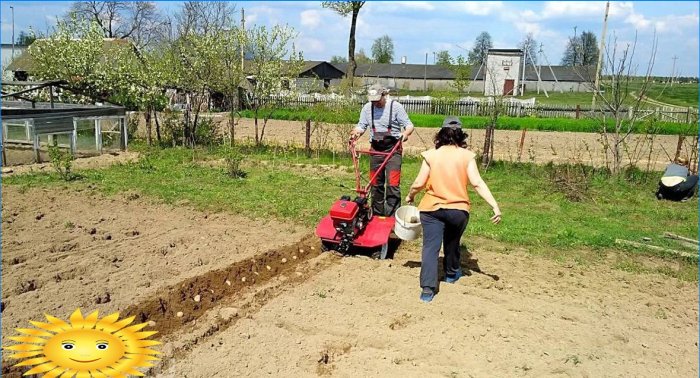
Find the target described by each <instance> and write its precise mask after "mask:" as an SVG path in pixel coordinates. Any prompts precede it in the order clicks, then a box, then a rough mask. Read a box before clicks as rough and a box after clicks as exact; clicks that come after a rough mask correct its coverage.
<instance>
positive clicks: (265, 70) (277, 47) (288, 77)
mask: <svg viewBox="0 0 700 378" xmlns="http://www.w3.org/2000/svg"><path fill="white" fill-rule="evenodd" d="M294 37H295V33H294V30H293V29H292V28H290V27H287V26H280V25H275V26H273V27H272V28H270V29H268V28H266V27H264V26H256V27H253V28H251V29H249V30H247V31H246V34H245V45H246V51H247V52H248V54H249V57H250V60H249V62H248V63H247V64H248V66H247V67H245V71H246V74H247V75H248V76H247V78H248V80H249V81H250V83H251V86H250V88H251V89H250V92H251V95H252V107H253V111H254V113H255V143H256V144H260V143H262V141H263V138H264V137H265V126H266V125H267V121H268V120H269V118H270V116H271V115H272V109H273V108H272V106H273V105H274V104H271V103H270V101H269V100H270V97H271V96H272V95H275V96H290V95H292V94H294V91H293V88H292V80H293V79H294V78H296V77H297V75H298V74H299V73H300V72H301V69H302V67H303V65H304V59H303V56H302V54H301V52H297V51H296V49H295V47H294V46H293V45H292V47H291V51H290V49H289V47H288V46H289V43H290V42H291V40H292V39H293V38H294ZM285 58H286V59H285ZM278 98H279V97H278ZM261 114H262V117H263V124H262V128H259V127H258V119H259V116H260V115H261Z"/></svg>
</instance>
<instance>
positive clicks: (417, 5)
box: [392, 1, 435, 11]
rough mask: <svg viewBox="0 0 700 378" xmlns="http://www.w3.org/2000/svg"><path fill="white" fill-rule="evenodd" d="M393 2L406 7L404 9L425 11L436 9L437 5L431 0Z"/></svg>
mask: <svg viewBox="0 0 700 378" xmlns="http://www.w3.org/2000/svg"><path fill="white" fill-rule="evenodd" d="M392 4H396V5H398V6H399V7H401V8H404V9H413V10H424V11H432V10H435V5H434V4H431V3H430V2H429V1H395V2H392Z"/></svg>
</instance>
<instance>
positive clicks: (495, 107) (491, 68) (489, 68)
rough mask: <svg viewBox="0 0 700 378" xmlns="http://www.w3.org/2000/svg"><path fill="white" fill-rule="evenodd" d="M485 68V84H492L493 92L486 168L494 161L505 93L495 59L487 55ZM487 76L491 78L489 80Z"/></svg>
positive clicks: (484, 160) (484, 156)
mask: <svg viewBox="0 0 700 378" xmlns="http://www.w3.org/2000/svg"><path fill="white" fill-rule="evenodd" d="M484 69H485V70H486V75H485V76H484V85H488V86H491V91H490V93H492V96H490V97H488V104H487V109H488V120H487V121H486V133H485V135H484V149H483V150H482V152H481V166H482V167H483V169H484V170H486V169H488V168H489V166H490V165H491V162H492V161H493V146H494V140H495V132H496V126H497V125H498V118H499V117H500V116H501V114H502V113H503V111H504V99H503V98H504V96H505V95H504V93H503V90H502V86H500V85H499V83H500V82H499V81H498V80H497V78H498V75H497V74H496V65H495V61H493V60H492V62H490V63H489V61H488V56H487V57H485V61H484ZM486 78H489V79H490V80H488V81H487V80H486ZM487 92H489V91H487Z"/></svg>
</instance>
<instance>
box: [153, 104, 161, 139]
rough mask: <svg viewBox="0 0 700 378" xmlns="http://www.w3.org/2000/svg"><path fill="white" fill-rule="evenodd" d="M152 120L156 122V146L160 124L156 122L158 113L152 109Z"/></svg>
mask: <svg viewBox="0 0 700 378" xmlns="http://www.w3.org/2000/svg"><path fill="white" fill-rule="evenodd" d="M153 119H155V120H156V139H158V144H160V142H161V140H160V123H159V122H158V111H156V110H155V109H153Z"/></svg>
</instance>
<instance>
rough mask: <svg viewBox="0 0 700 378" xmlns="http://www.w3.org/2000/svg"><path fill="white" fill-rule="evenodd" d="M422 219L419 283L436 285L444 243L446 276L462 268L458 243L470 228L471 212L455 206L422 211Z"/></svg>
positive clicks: (434, 286) (432, 286) (430, 285)
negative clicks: (454, 207) (457, 208)
mask: <svg viewBox="0 0 700 378" xmlns="http://www.w3.org/2000/svg"><path fill="white" fill-rule="evenodd" d="M420 221H421V224H422V225H423V253H422V262H421V267H420V286H421V287H430V288H433V289H436V288H437V285H438V257H439V256H440V246H441V245H442V246H443V247H444V248H443V251H444V252H443V253H444V254H445V259H444V261H443V268H444V272H445V276H447V277H454V276H455V275H456V274H458V273H460V272H461V269H462V268H461V267H460V262H461V259H462V254H461V251H460V249H459V244H460V239H461V238H462V234H463V233H464V230H465V229H466V228H467V223H469V213H468V212H466V211H464V210H454V209H440V210H436V211H425V212H423V211H421V213H420Z"/></svg>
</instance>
